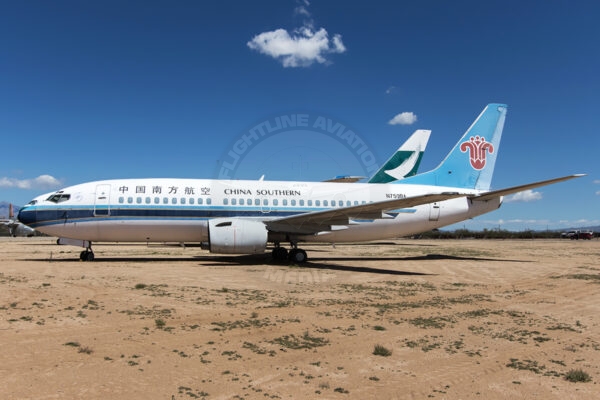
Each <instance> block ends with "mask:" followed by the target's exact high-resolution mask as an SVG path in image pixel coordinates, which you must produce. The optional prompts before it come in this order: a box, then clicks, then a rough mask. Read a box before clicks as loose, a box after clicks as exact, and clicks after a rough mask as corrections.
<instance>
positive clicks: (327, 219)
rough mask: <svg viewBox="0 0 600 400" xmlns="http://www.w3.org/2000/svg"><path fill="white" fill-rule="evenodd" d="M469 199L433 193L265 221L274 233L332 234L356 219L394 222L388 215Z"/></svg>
mask: <svg viewBox="0 0 600 400" xmlns="http://www.w3.org/2000/svg"><path fill="white" fill-rule="evenodd" d="M465 196H466V194H461V193H457V192H445V193H430V194H425V195H421V196H415V197H407V198H404V199H394V200H384V201H378V202H374V203H368V204H361V205H357V206H350V207H340V208H334V209H330V210H324V211H316V212H308V213H304V214H298V215H293V216H291V217H284V218H279V219H274V220H269V221H265V224H266V226H267V228H268V229H269V230H270V231H273V232H285V233H298V234H312V233H316V232H322V231H329V230H332V225H350V224H352V222H351V220H352V219H383V218H393V216H391V215H387V214H386V213H385V212H386V211H390V210H397V209H400V208H407V207H414V206H418V205H422V204H429V203H435V202H438V201H443V200H449V199H454V198H457V197H465Z"/></svg>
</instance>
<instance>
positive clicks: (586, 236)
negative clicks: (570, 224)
mask: <svg viewBox="0 0 600 400" xmlns="http://www.w3.org/2000/svg"><path fill="white" fill-rule="evenodd" d="M560 237H561V238H563V239H571V240H579V239H582V240H592V238H593V237H594V232H590V231H588V232H585V231H569V232H563V233H561V234H560Z"/></svg>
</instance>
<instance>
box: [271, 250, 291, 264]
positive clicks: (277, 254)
mask: <svg viewBox="0 0 600 400" xmlns="http://www.w3.org/2000/svg"><path fill="white" fill-rule="evenodd" d="M271 254H272V256H273V259H274V260H278V261H281V260H285V259H287V258H288V251H287V249H286V248H285V247H275V248H274V249H273V252H272V253H271Z"/></svg>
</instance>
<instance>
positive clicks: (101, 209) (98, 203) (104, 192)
mask: <svg viewBox="0 0 600 400" xmlns="http://www.w3.org/2000/svg"><path fill="white" fill-rule="evenodd" d="M108 215H110V185H96V197H95V202H94V216H96V217H106V216H108Z"/></svg>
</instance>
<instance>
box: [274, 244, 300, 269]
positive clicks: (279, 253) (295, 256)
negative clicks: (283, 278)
mask: <svg viewBox="0 0 600 400" xmlns="http://www.w3.org/2000/svg"><path fill="white" fill-rule="evenodd" d="M292 246H293V248H292V249H291V250H290V251H289V252H288V251H287V249H286V248H285V247H281V246H280V245H279V243H275V248H274V249H273V251H272V253H271V254H272V255H273V259H274V260H277V261H283V260H289V261H291V262H294V263H298V264H302V263H305V262H306V260H307V259H308V257H307V255H306V251H304V250H302V249H299V248H298V247H297V246H298V245H297V244H296V243H292Z"/></svg>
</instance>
